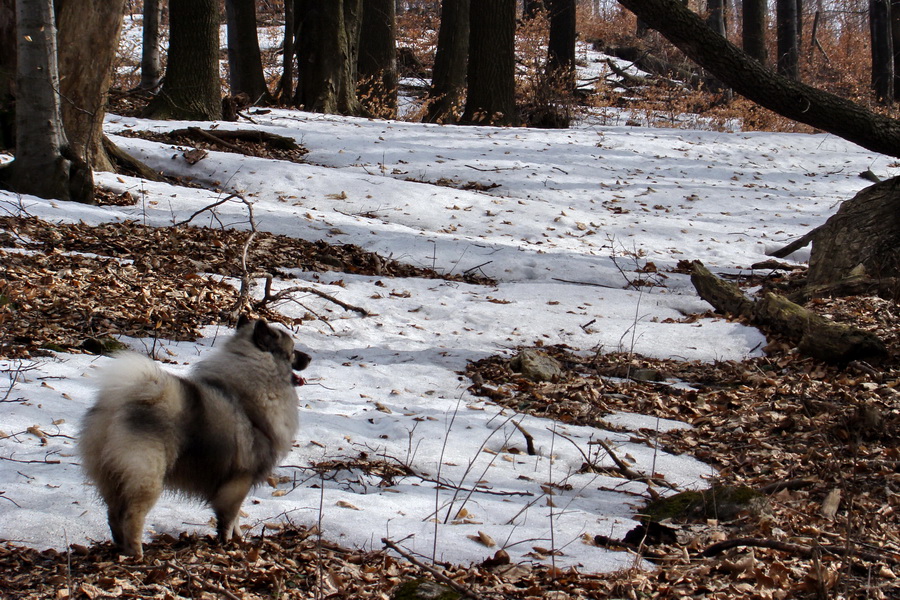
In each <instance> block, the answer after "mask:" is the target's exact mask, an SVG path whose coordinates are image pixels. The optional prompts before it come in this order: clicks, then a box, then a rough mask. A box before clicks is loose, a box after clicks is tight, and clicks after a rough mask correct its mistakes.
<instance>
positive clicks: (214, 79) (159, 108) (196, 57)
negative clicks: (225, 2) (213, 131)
mask: <svg viewBox="0 0 900 600" xmlns="http://www.w3.org/2000/svg"><path fill="white" fill-rule="evenodd" d="M146 115H147V116H148V117H152V118H157V119H188V120H196V121H212V120H216V119H220V118H221V117H222V85H221V82H220V80H219V4H218V2H217V1H216V0H170V2H169V56H168V60H167V63H166V76H165V79H164V80H163V86H162V89H161V90H160V91H159V94H157V96H156V97H155V98H154V99H153V100H152V101H151V102H150V105H149V106H148V107H147V113H146Z"/></svg>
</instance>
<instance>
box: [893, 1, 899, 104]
mask: <svg viewBox="0 0 900 600" xmlns="http://www.w3.org/2000/svg"><path fill="white" fill-rule="evenodd" d="M891 46H892V47H893V49H894V64H893V67H894V95H895V96H896V94H897V90H900V0H891Z"/></svg>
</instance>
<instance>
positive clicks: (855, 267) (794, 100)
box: [619, 0, 900, 297]
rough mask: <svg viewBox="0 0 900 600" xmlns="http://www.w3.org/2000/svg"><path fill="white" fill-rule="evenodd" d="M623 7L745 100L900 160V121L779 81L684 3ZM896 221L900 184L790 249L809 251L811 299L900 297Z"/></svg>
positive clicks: (878, 189)
mask: <svg viewBox="0 0 900 600" xmlns="http://www.w3.org/2000/svg"><path fill="white" fill-rule="evenodd" d="M619 1H620V2H621V4H622V5H624V6H625V7H626V8H628V9H629V10H631V11H632V12H634V13H635V14H636V15H637V16H638V17H639V18H640V19H641V20H642V21H643V22H645V23H647V24H648V25H649V26H650V27H652V28H653V29H656V30H657V31H659V32H660V33H662V34H663V35H664V36H665V37H666V38H667V39H668V40H669V41H670V42H672V43H673V44H674V45H675V46H677V47H678V48H679V49H680V50H681V51H682V52H684V53H685V54H686V55H687V56H688V57H689V58H691V59H692V60H693V61H695V62H696V63H697V64H699V65H700V66H701V67H703V68H704V69H706V70H707V71H709V72H711V73H712V74H713V75H715V76H716V77H718V78H719V79H720V80H722V81H723V82H724V83H725V84H726V85H728V86H730V87H731V88H732V89H734V91H736V92H737V93H739V94H741V95H742V96H745V97H747V98H749V99H750V100H752V101H754V102H756V103H757V104H760V105H761V106H764V107H766V108H768V109H770V110H772V111H775V112H777V113H779V114H781V115H783V116H785V117H787V118H789V119H793V120H795V121H799V122H801V123H805V124H807V125H811V126H812V127H815V128H817V129H822V130H824V131H827V132H829V133H832V134H834V135H837V136H839V137H842V138H844V139H846V140H849V141H851V142H854V143H856V144H859V145H860V146H862V147H863V148H866V149H868V150H872V151H874V152H878V153H881V154H886V155H888V156H897V157H900V121H898V120H896V119H891V118H889V117H885V116H883V115H879V114H875V113H873V112H871V111H869V110H867V109H866V108H865V107H863V106H861V105H859V104H856V103H854V102H851V101H850V100H846V99H844V98H840V97H838V96H835V95H833V94H829V93H827V92H825V91H822V90H818V89H816V88H813V87H810V86H808V85H804V84H802V83H800V82H798V81H795V80H793V79H789V78H787V77H783V76H781V75H779V74H777V73H775V72H774V71H772V70H770V69H768V68H766V67H765V66H764V65H762V64H761V63H759V62H758V61H756V60H754V59H753V58H751V57H750V56H749V55H747V54H746V53H744V52H743V51H742V50H740V49H739V48H738V47H737V46H735V45H733V44H731V43H730V42H729V41H728V40H726V39H725V38H723V37H722V36H720V35H718V34H716V33H715V32H714V31H713V30H712V29H710V28H709V27H707V26H706V23H704V22H703V20H702V19H701V18H700V17H699V16H698V15H696V14H695V13H693V12H691V11H690V10H689V9H688V8H687V7H686V6H685V5H684V4H683V3H682V2H681V1H680V0H619ZM898 219H900V179H892V180H890V181H885V182H883V183H879V184H877V185H875V186H872V187H870V188H867V189H865V190H863V191H862V192H860V193H859V194H857V196H856V197H855V198H853V199H851V200H848V201H847V202H844V204H843V205H842V206H841V208H840V209H839V210H838V212H837V214H835V215H834V216H833V217H832V218H831V219H829V220H828V222H827V223H825V224H824V225H823V226H821V227H819V228H817V229H816V230H814V231H812V232H810V233H809V234H807V236H804V238H802V240H799V241H798V243H797V244H796V245H792V246H793V247H794V248H793V249H797V248H799V247H801V246H802V245H805V244H808V243H810V242H811V243H812V253H811V257H810V273H809V284H810V286H809V288H808V289H809V290H810V291H811V293H837V291H838V290H840V289H841V287H842V286H843V285H845V284H847V283H848V282H850V281H853V283H854V284H855V285H856V287H855V288H854V289H859V285H860V284H861V283H862V284H865V283H868V284H869V285H870V286H872V287H877V288H879V289H881V291H882V295H884V292H885V291H887V292H888V293H889V294H890V295H891V296H894V297H897V296H900V286H898V285H897V284H896V281H897V279H898V278H900V256H898V252H900V251H898V248H900V227H898V223H897V221H898ZM789 248H790V246H789ZM791 251H793V250H791ZM789 253H790V252H784V253H782V254H780V255H781V256H786V255H787V254H789ZM860 278H862V279H860ZM892 281H893V282H894V283H893V285H889V284H890V283H891V282H892ZM886 285H887V290H884V289H883V288H884V287H885V286H886ZM827 290H830V291H827Z"/></svg>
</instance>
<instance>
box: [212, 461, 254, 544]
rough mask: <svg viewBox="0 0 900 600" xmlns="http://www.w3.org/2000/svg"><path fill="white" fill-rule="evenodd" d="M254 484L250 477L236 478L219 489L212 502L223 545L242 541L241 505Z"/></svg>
mask: <svg viewBox="0 0 900 600" xmlns="http://www.w3.org/2000/svg"><path fill="white" fill-rule="evenodd" d="M252 483H253V481H252V480H251V479H250V477H249V476H239V477H236V478H234V479H232V480H231V481H229V482H227V483H226V484H225V485H223V486H222V487H221V488H219V491H218V492H216V496H215V498H213V500H212V503H211V504H212V508H213V510H214V511H215V513H216V525H217V530H218V533H219V541H220V542H222V543H223V544H224V543H227V542H229V541H231V540H239V539H241V528H240V526H239V525H238V521H239V515H240V512H241V504H242V503H243V502H244V498H246V497H247V494H248V493H249V492H250V487H251V486H252Z"/></svg>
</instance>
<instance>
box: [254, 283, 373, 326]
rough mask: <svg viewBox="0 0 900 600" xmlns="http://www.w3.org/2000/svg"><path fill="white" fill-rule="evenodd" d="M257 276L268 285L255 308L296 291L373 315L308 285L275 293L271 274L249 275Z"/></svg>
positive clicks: (345, 308) (364, 314)
mask: <svg viewBox="0 0 900 600" xmlns="http://www.w3.org/2000/svg"><path fill="white" fill-rule="evenodd" d="M257 277H262V278H264V279H265V280H266V286H265V292H264V295H263V298H262V299H261V300H259V301H258V302H256V303H254V305H253V306H254V308H257V309H259V308H263V307H265V306H266V305H268V304H269V303H271V302H278V301H279V300H282V299H284V298H285V297H286V296H289V295H291V294H293V293H296V292H301V293H305V294H315V295H316V296H319V297H320V298H324V299H326V300H328V301H329V302H334V303H335V304H337V305H338V306H340V307H341V308H343V309H344V310H352V311H355V312H358V313H359V314H361V315H362V316H364V317H370V316H372V313H370V312H369V311H368V310H366V309H365V308H362V307H359V306H354V305H352V304H348V303H346V302H343V301H341V300H338V299H337V298H335V297H334V296H332V295H331V294H326V293H325V292H323V291H321V290H317V289H315V288H311V287H307V286H294V287H290V288H287V289H284V290H281V291H280V292H276V293H274V294H273V293H272V281H273V277H272V275H270V274H268V273H254V274H252V275H250V276H249V278H251V279H255V278H257Z"/></svg>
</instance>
